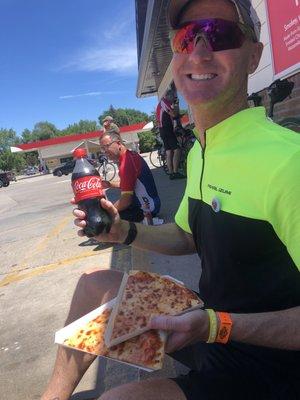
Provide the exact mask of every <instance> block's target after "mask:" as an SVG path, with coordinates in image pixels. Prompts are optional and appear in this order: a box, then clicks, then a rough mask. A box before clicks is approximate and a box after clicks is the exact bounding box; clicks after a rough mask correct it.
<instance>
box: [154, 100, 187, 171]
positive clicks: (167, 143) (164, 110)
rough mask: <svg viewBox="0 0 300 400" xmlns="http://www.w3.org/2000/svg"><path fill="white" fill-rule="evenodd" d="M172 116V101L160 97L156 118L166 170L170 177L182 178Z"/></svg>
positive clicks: (173, 115) (179, 152) (178, 148)
mask: <svg viewBox="0 0 300 400" xmlns="http://www.w3.org/2000/svg"><path fill="white" fill-rule="evenodd" d="M174 117H175V113H174V108H173V106H172V103H171V102H170V101H169V100H168V99H167V98H166V97H162V99H161V100H160V102H159V103H158V105H157V107H156V119H157V125H158V127H159V133H160V137H161V138H162V141H163V142H164V147H165V150H166V156H167V166H168V171H169V174H170V179H182V178H185V176H184V175H182V174H180V173H179V172H178V166H179V162H180V156H181V150H180V147H179V144H178V140H177V138H176V135H175V132H174V125H173V118H174Z"/></svg>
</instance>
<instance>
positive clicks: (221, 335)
mask: <svg viewBox="0 0 300 400" xmlns="http://www.w3.org/2000/svg"><path fill="white" fill-rule="evenodd" d="M217 316H218V318H219V321H220V326H219V329H218V334H217V337H216V342H217V343H223V344H226V343H227V342H228V339H229V336H230V333H231V328H232V320H231V318H230V315H229V314H228V313H226V312H217Z"/></svg>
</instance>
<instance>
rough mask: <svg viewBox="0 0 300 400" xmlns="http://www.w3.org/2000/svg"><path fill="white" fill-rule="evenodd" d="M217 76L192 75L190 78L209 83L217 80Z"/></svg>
mask: <svg viewBox="0 0 300 400" xmlns="http://www.w3.org/2000/svg"><path fill="white" fill-rule="evenodd" d="M216 76H217V75H216V74H202V75H198V74H191V75H190V78H191V79H193V80H194V81H209V80H210V79H213V78H215V77H216Z"/></svg>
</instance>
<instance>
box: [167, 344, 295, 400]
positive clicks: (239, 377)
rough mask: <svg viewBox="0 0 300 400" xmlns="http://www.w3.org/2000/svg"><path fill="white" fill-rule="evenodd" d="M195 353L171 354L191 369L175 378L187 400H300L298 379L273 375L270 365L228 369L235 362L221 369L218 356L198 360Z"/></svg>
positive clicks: (247, 365)
mask: <svg viewBox="0 0 300 400" xmlns="http://www.w3.org/2000/svg"><path fill="white" fill-rule="evenodd" d="M195 346H196V345H195ZM207 346H209V345H207ZM220 346H224V345H220ZM225 346H227V345H225ZM195 353H197V351H195V347H194V346H190V347H186V348H184V349H182V350H180V351H178V352H176V353H173V354H170V355H171V357H172V358H174V359H176V360H177V361H179V362H181V363H182V364H184V365H185V366H187V367H189V368H191V370H190V372H189V373H188V374H187V375H181V376H178V377H176V378H172V380H173V381H175V382H176V384H177V385H178V386H179V387H180V388H181V390H182V391H183V393H184V394H185V397H186V399H187V400H253V399H255V400H296V399H298V400H299V399H300V389H299V385H298V381H299V377H297V376H296V377H295V376H292V374H290V373H286V372H283V371H277V372H276V373H274V370H273V371H270V370H269V369H268V368H267V365H266V366H263V365H261V363H259V367H258V368H253V365H254V364H253V365H251V363H249V364H248V363H247V362H246V363H245V364H244V365H243V366H241V367H240V368H239V367H237V366H236V365H235V366H234V364H233V367H229V365H230V363H231V361H232V360H230V359H228V365H227V366H225V365H224V364H223V363H222V364H223V366H222V367H221V366H220V365H218V364H219V361H220V360H218V359H217V357H215V355H213V354H211V357H208V358H206V359H205V360H197V357H195ZM241 356H243V354H241ZM198 361H200V362H198ZM281 372H282V373H281ZM291 372H293V371H291Z"/></svg>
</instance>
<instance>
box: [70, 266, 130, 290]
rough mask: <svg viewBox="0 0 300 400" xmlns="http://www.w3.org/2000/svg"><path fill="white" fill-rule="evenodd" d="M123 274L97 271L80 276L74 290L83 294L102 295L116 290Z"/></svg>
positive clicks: (104, 270)
mask: <svg viewBox="0 0 300 400" xmlns="http://www.w3.org/2000/svg"><path fill="white" fill-rule="evenodd" d="M122 277H123V273H122V272H120V271H114V270H110V269H109V270H108V269H102V270H101V269H100V270H99V269H98V270H96V271H92V272H88V273H84V274H83V275H81V277H80V279H79V281H78V284H77V287H76V290H75V291H78V292H84V294H88V293H90V294H93V293H94V292H95V293H97V292H98V293H103V292H107V291H111V290H112V291H113V290H118V289H119V285H120V283H121V280H122Z"/></svg>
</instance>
